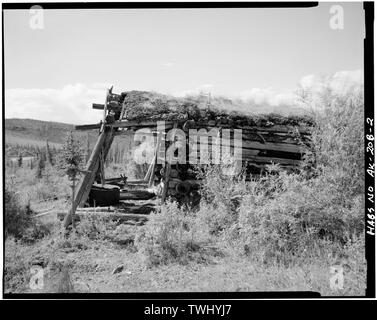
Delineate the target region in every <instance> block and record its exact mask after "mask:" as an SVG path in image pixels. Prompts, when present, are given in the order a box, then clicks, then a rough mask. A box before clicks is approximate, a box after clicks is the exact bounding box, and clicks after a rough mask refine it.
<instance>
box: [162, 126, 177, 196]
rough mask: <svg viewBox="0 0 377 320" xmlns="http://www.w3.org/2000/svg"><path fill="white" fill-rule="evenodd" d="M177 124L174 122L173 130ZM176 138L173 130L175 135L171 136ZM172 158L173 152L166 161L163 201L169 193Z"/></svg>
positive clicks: (172, 138)
mask: <svg viewBox="0 0 377 320" xmlns="http://www.w3.org/2000/svg"><path fill="white" fill-rule="evenodd" d="M177 126H178V123H177V122H174V127H173V130H174V129H176V128H177ZM174 138H175V130H174V131H173V135H172V137H171V140H172V141H174V140H175V139H174ZM172 158H173V154H172V153H170V154H169V155H168V159H167V161H165V179H164V188H163V189H162V196H161V202H164V201H165V199H166V195H167V192H168V188H169V179H170V170H171V162H172Z"/></svg>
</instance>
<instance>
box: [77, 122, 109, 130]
mask: <svg viewBox="0 0 377 320" xmlns="http://www.w3.org/2000/svg"><path fill="white" fill-rule="evenodd" d="M101 125H102V123H101V122H99V123H94V124H82V125H77V126H75V130H79V131H85V130H94V129H99V128H101Z"/></svg>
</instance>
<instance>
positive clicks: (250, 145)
mask: <svg viewBox="0 0 377 320" xmlns="http://www.w3.org/2000/svg"><path fill="white" fill-rule="evenodd" d="M198 142H199V141H198ZM212 146H221V147H226V146H230V147H232V148H233V146H234V140H232V139H231V140H230V141H229V140H224V139H222V140H221V143H212V141H211V142H209V143H208V148H212ZM242 149H255V150H272V151H282V152H292V153H305V151H306V149H305V148H304V147H303V146H300V145H297V144H289V143H271V142H266V143H261V142H257V141H250V140H242ZM197 150H200V143H197Z"/></svg>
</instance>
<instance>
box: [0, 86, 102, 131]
mask: <svg viewBox="0 0 377 320" xmlns="http://www.w3.org/2000/svg"><path fill="white" fill-rule="evenodd" d="M108 87H109V86H108V85H107V84H100V83H96V84H93V85H85V84H82V83H77V84H74V85H71V84H70V85H66V86H64V87H63V88H61V89H21V88H17V89H8V90H6V91H5V117H6V118H31V119H39V120H46V121H57V122H67V123H75V124H77V123H92V122H94V123H95V122H98V121H99V120H100V118H101V112H100V111H95V110H93V109H92V108H91V105H92V103H93V102H97V103H104V102H105V96H106V89H107V88H108Z"/></svg>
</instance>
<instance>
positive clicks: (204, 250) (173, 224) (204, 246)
mask: <svg viewBox="0 0 377 320" xmlns="http://www.w3.org/2000/svg"><path fill="white" fill-rule="evenodd" d="M198 222H199V220H198V219H196V218H195V216H194V215H193V213H190V212H188V211H187V210H186V209H184V208H179V207H178V204H177V203H176V202H167V203H166V204H164V205H161V206H160V207H159V208H158V211H157V212H156V213H152V214H151V215H150V219H149V220H148V222H147V223H146V224H145V226H143V227H142V228H140V231H139V233H138V234H137V236H136V238H135V245H136V247H137V249H138V250H139V252H141V253H142V254H143V255H144V256H145V257H146V261H147V264H149V265H158V264H167V263H171V262H178V263H183V264H185V263H188V262H189V261H204V260H206V258H207V257H208V255H209V254H210V251H211V246H210V237H209V235H208V231H207V230H206V228H205V225H199V223H198ZM212 253H213V252H212Z"/></svg>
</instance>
